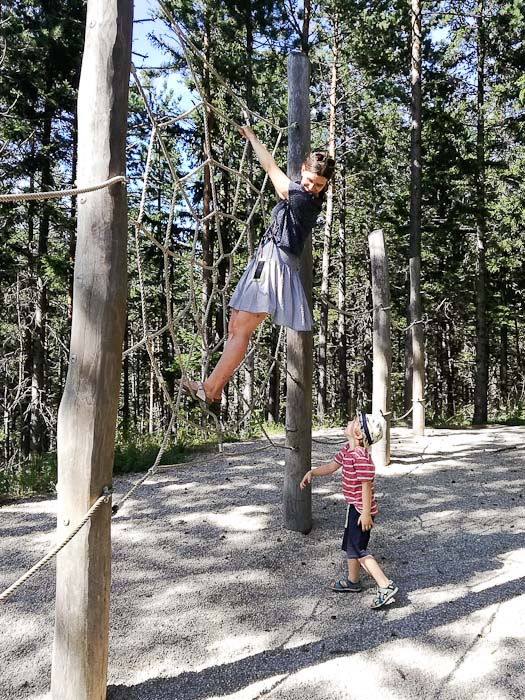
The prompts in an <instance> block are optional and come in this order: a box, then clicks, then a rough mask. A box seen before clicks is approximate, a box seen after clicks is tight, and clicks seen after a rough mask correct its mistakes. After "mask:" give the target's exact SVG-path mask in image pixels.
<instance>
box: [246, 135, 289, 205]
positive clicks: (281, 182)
mask: <svg viewBox="0 0 525 700" xmlns="http://www.w3.org/2000/svg"><path fill="white" fill-rule="evenodd" d="M239 131H240V133H241V135H242V136H244V138H245V139H248V141H249V142H250V143H251V144H252V148H253V150H254V152H255V155H256V156H257V158H258V159H259V162H260V164H261V166H262V168H263V170H265V171H266V172H267V173H268V177H269V178H270V180H271V181H272V182H273V186H274V187H275V189H276V190H277V194H278V195H279V197H280V198H281V199H288V187H289V185H290V178H289V177H288V175H286V173H283V171H282V170H281V168H280V167H279V166H278V165H277V163H276V162H275V160H274V157H273V156H272V154H271V153H270V151H269V150H268V149H267V148H266V146H265V145H264V144H262V143H261V142H260V141H259V139H258V138H257V136H256V135H255V134H254V133H253V130H252V128H251V127H249V126H243V127H241V128H240V129H239Z"/></svg>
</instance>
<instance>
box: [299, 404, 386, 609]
mask: <svg viewBox="0 0 525 700" xmlns="http://www.w3.org/2000/svg"><path fill="white" fill-rule="evenodd" d="M345 435H346V437H347V438H348V442H347V443H346V445H345V446H344V447H343V449H342V450H341V451H340V452H338V454H337V455H336V456H335V457H334V459H333V460H332V461H331V462H329V463H328V464H323V465H322V466H321V467H317V469H310V471H308V472H307V473H306V474H305V475H304V477H303V480H302V481H301V489H304V488H306V486H307V485H308V484H310V483H311V481H312V478H313V477H314V476H316V477H317V476H326V475H327V474H333V473H334V472H335V471H337V470H338V469H339V468H340V467H342V468H343V469H342V486H343V495H344V498H345V501H346V502H347V504H348V507H347V511H346V523H345V532H344V535H343V545H342V549H343V551H344V552H346V556H347V565H348V576H347V578H343V579H340V580H339V581H336V582H335V583H334V584H333V586H332V590H333V591H335V592H337V593H343V592H353V593H358V592H359V591H361V590H362V587H361V584H360V582H359V571H360V567H361V566H362V567H363V569H364V570H365V571H366V573H367V574H368V575H369V576H371V577H372V578H373V579H374V580H375V582H376V583H377V586H378V588H377V591H376V593H375V595H374V599H373V600H372V605H371V607H372V608H381V607H382V606H383V605H385V604H386V603H388V601H389V600H391V599H392V598H393V597H394V596H395V594H396V593H397V592H398V590H399V589H398V587H397V586H396V584H395V583H394V582H393V581H392V580H390V579H389V578H388V577H387V576H385V574H384V572H383V570H382V569H381V567H380V566H379V564H378V563H377V561H376V560H375V559H374V557H373V556H372V555H371V554H370V552H369V551H368V542H369V540H370V530H371V529H372V527H373V525H374V517H375V516H376V515H377V514H378V512H379V511H378V508H377V503H376V500H375V498H374V476H375V467H374V463H373V462H372V459H371V458H370V455H369V453H368V450H369V448H370V446H371V445H372V444H373V443H374V442H378V441H379V440H381V438H382V437H383V427H382V418H381V417H378V416H374V415H370V414H365V413H362V412H361V411H359V412H358V414H357V416H356V417H355V419H354V420H353V421H350V422H349V423H348V425H347V426H346V429H345Z"/></svg>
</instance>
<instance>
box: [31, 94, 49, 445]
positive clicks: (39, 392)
mask: <svg viewBox="0 0 525 700" xmlns="http://www.w3.org/2000/svg"><path fill="white" fill-rule="evenodd" d="M51 124H52V119H51V114H50V113H49V109H48V108H47V107H46V109H45V112H44V131H43V137H42V152H43V153H44V159H43V163H42V170H41V187H42V190H44V191H46V190H50V189H52V184H53V180H52V176H51V162H50V153H49V146H50V143H51ZM49 216H50V205H49V204H48V203H47V202H45V201H44V202H42V204H41V207H40V222H39V226H38V252H37V257H36V261H35V272H36V299H35V325H34V332H33V371H32V378H31V440H30V442H31V454H34V455H35V454H42V452H43V451H44V450H45V449H46V442H47V441H46V438H45V422H44V411H43V407H44V405H45V402H46V396H45V371H44V366H45V327H46V314H47V291H46V285H45V281H44V277H43V274H42V263H43V258H44V256H45V255H47V242H48V238H49Z"/></svg>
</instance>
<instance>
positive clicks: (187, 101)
mask: <svg viewBox="0 0 525 700" xmlns="http://www.w3.org/2000/svg"><path fill="white" fill-rule="evenodd" d="M134 7H135V10H134V13H135V14H134V24H133V51H134V52H135V53H134V54H133V55H132V60H133V63H134V64H135V67H136V68H137V70H140V68H142V67H144V68H154V67H158V66H161V65H162V64H163V63H164V62H165V61H166V58H165V56H164V54H163V53H162V52H161V51H159V50H158V49H156V48H155V47H154V46H153V45H152V44H151V42H150V41H149V39H148V34H151V33H154V34H156V35H157V36H160V35H161V34H163V35H164V36H165V37H168V36H169V35H168V32H167V30H166V25H165V24H164V23H163V22H161V21H159V20H152V19H151V13H152V8H157V7H158V4H157V2H156V1H155V0H135V3H134ZM144 19H148V20H149V21H147V22H141V21H140V20H144ZM159 82H160V83H164V82H166V83H167V86H168V88H171V89H173V90H174V92H175V94H176V95H177V94H178V95H180V96H181V97H182V99H181V103H180V109H181V111H184V110H185V109H188V108H189V107H190V106H191V105H192V104H193V101H192V100H191V95H190V93H189V92H188V90H187V88H186V87H185V86H184V84H183V82H182V81H181V79H180V77H179V75H178V74H177V73H175V72H172V73H170V74H168V75H167V76H163V77H161V78H159Z"/></svg>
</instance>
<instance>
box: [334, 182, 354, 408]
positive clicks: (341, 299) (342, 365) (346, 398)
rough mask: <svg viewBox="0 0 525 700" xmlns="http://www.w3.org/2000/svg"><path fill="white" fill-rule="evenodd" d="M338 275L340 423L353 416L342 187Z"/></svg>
mask: <svg viewBox="0 0 525 700" xmlns="http://www.w3.org/2000/svg"><path fill="white" fill-rule="evenodd" d="M341 180H342V181H343V182H344V181H345V171H344V170H343V172H342V177H341ZM337 265H338V275H337V308H338V309H339V316H338V319H337V368H338V376H339V382H338V385H339V392H338V397H337V398H338V400H339V415H340V417H341V420H342V421H345V420H347V419H348V418H350V417H351V416H353V414H354V411H353V410H352V408H353V407H352V406H351V402H350V392H349V387H348V364H347V360H346V358H347V330H346V325H347V319H346V314H345V313H343V312H344V309H345V307H346V190H345V188H344V187H343V188H342V193H341V205H340V211H339V230H338V259H337Z"/></svg>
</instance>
